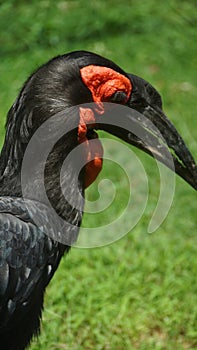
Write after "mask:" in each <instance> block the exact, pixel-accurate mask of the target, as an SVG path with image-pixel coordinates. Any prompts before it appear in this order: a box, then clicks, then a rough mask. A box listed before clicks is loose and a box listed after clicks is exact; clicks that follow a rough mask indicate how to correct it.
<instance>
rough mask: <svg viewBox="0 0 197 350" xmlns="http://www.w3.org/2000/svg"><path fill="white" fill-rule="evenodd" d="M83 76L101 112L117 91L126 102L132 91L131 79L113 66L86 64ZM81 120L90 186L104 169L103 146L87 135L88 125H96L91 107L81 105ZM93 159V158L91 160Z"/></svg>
mask: <svg viewBox="0 0 197 350" xmlns="http://www.w3.org/2000/svg"><path fill="white" fill-rule="evenodd" d="M80 73H81V78H82V81H83V82H84V84H85V85H86V86H87V88H88V89H89V90H90V92H91V93H92V98H93V101H94V102H95V103H96V104H97V107H98V108H96V109H95V111H96V112H97V113H99V114H103V113H104V106H103V103H102V102H110V98H111V97H112V95H113V94H114V93H115V92H117V91H122V92H124V93H125V94H126V96H127V98H125V101H123V102H122V103H123V104H124V103H126V102H127V100H128V99H129V96H130V94H131V91H132V85H131V82H130V80H129V79H128V78H127V77H125V76H124V75H122V74H120V73H118V72H116V71H114V70H113V69H111V68H107V67H100V66H94V65H90V66H86V67H84V68H82V69H81V70H80ZM79 113H80V121H79V126H78V142H79V143H82V144H84V151H85V152H86V159H87V163H86V165H85V183H84V186H85V188H87V187H88V186H90V185H91V184H92V183H93V182H94V181H95V179H96V178H97V176H98V174H99V173H100V171H101V169H102V163H103V160H102V157H103V147H102V145H101V142H100V141H99V140H98V138H96V133H95V139H94V142H91V143H90V141H89V140H88V138H87V137H86V133H87V125H91V126H92V127H94V124H95V116H94V112H93V110H92V109H90V108H81V107H80V111H79ZM91 159H93V160H91Z"/></svg>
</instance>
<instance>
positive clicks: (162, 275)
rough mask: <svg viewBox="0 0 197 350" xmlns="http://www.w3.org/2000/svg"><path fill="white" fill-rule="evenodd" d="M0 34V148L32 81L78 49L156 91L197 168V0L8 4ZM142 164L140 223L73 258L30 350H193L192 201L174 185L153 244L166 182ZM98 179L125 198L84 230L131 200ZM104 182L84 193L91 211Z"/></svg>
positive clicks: (196, 294) (196, 290) (52, 291)
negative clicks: (144, 200) (145, 186)
mask: <svg viewBox="0 0 197 350" xmlns="http://www.w3.org/2000/svg"><path fill="white" fill-rule="evenodd" d="M0 33H1V34H0V57H1V60H0V77H1V79H0V107H1V108H0V140H1V144H2V142H3V135H4V124H5V117H6V113H7V111H8V109H9V107H10V106H11V104H12V103H13V102H14V99H15V98H16V96H17V94H18V92H19V90H20V88H21V86H22V84H23V83H24V81H25V80H26V78H27V77H28V75H29V74H30V73H31V72H32V71H34V70H35V69H36V68H37V67H38V66H39V65H41V64H42V63H44V62H45V61H47V60H48V59H50V58H51V57H53V56H56V55H58V54H63V53H66V52H69V51H72V50H80V49H82V50H90V51H94V52H96V53H99V54H101V55H104V56H106V57H108V58H110V59H112V60H114V61H115V62H116V63H117V64H119V65H120V66H121V67H122V68H123V69H125V70H126V71H129V72H132V73H134V74H136V75H139V76H141V77H143V78H144V79H146V80H148V81H149V82H151V83H152V84H153V85H154V86H155V87H156V88H157V89H158V90H159V91H160V93H161V94H162V97H163V101H164V110H165V112H166V114H167V115H168V116H169V118H170V119H171V120H172V121H173V123H174V124H175V125H176V127H177V129H178V130H179V131H180V133H181V134H182V136H183V138H184V139H185V141H186V142H187V144H188V145H189V148H190V150H191V151H192V153H193V154H194V156H195V158H196V154H197V142H196V139H197V119H196V111H197V98H196V93H197V85H196V83H197V45H196V43H197V5H196V1H192V0H190V1H185V0H183V1H178V0H167V1H165V2H159V3H158V1H156V0H149V1H145V0H139V1H126V0H123V1H121V2H118V1H117V2H116V1H111V0H106V1H92V2H90V1H89V2H85V1H60V0H57V1H47V0H45V1H43V0H41V1H35V0H33V1H31V2H27V1H23V0H17V1H16V0H7V1H6V2H1V4H0ZM136 153H137V156H138V157H140V159H141V161H142V163H143V165H144V167H145V169H146V172H147V174H148V178H149V189H150V195H149V201H148V205H147V207H146V210H145V213H144V215H143V217H142V219H141V220H140V222H139V224H138V225H137V226H136V227H135V228H134V229H133V230H132V232H130V233H129V234H128V235H127V236H125V237H124V238H122V239H121V240H119V241H118V242H116V243H114V244H112V245H109V246H107V247H103V248H97V249H89V250H88V249H75V248H73V249H72V250H71V253H70V254H69V255H68V256H67V257H65V258H64V259H63V260H62V262H61V265H60V268H59V269H58V271H57V273H56V275H55V277H54V278H53V280H52V282H51V283H50V285H49V287H48V288H47V293H46V297H45V311H44V314H43V325H42V334H41V336H40V338H39V340H38V341H35V343H34V344H32V346H31V349H32V350H38V349H39V350H41V349H51V350H57V349H65V350H67V349H72V350H82V349H86V350H90V349H97V350H123V349H128V350H135V349H140V350H153V349H156V350H161V349H162V350H172V349H173V350H174V349H178V350H182V349H193V350H194V349H197V282H196V274H197V273H196V272H197V259H196V253H197V249H196V246H197V232H196V231H197V215H196V212H197V205H196V194H195V191H194V190H193V189H192V188H190V187H189V186H188V185H187V184H186V183H184V182H183V181H182V180H181V179H179V178H176V193H175V195H174V201H173V204H172V207H171V210H170V212H169V214H168V217H167V218H166V220H165V221H164V223H163V224H162V225H161V227H160V228H159V229H158V230H157V231H156V232H155V233H153V234H151V235H150V234H147V227H148V223H149V221H150V218H151V215H152V213H153V210H154V208H155V205H156V202H157V198H158V193H159V175H158V172H157V169H156V166H155V163H154V161H153V160H152V159H150V158H149V157H148V156H147V155H143V154H141V152H136ZM102 176H103V178H106V177H109V178H111V180H113V183H114V184H115V187H116V191H117V193H119V195H118V198H117V200H116V201H115V203H113V205H112V207H111V208H110V210H108V211H106V213H102V214H101V215H96V214H95V215H88V214H87V215H86V216H85V218H84V224H83V225H84V226H91V225H92V227H94V226H95V227H96V226H97V225H99V224H101V222H110V219H111V218H112V217H113V218H114V217H116V216H118V215H119V214H120V212H121V210H122V203H125V201H126V195H127V192H128V182H127V181H126V180H125V178H124V176H122V173H121V170H120V169H119V168H118V167H117V170H116V169H115V168H114V165H112V164H111V163H110V162H106V163H105V165H104V171H103V175H101V177H100V179H101V178H102ZM98 183H99V179H98V181H97V182H96V183H95V184H94V185H92V186H91V188H90V189H89V190H88V191H87V192H88V193H87V196H88V198H89V199H90V200H94V199H95V198H97V197H98V192H97V185H98ZM128 220H129V218H128Z"/></svg>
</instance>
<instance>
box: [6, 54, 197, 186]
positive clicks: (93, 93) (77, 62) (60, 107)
mask: <svg viewBox="0 0 197 350" xmlns="http://www.w3.org/2000/svg"><path fill="white" fill-rule="evenodd" d="M123 107H124V108H123ZM58 112H61V113H62V114H61V115H63V121H62V122H63V123H72V122H73V125H74V126H73V130H72V132H71V133H69V136H68V135H67V136H65V138H62V141H61V142H59V143H58V145H60V146H58V147H56V151H58V152H59V150H61V153H64V155H65V154H67V153H68V149H69V147H70V146H72V148H73V147H75V146H77V145H79V144H80V145H82V146H83V147H82V148H83V150H84V154H85V155H86V163H87V164H86V166H85V167H84V174H85V176H84V187H85V188H86V187H88V186H89V185H90V184H91V183H92V182H93V181H94V180H95V179H96V177H97V175H98V174H99V172H100V170H101V168H102V157H103V149H102V145H101V143H100V142H99V138H98V135H97V133H96V131H97V130H99V129H100V130H104V131H107V132H108V133H110V134H112V135H115V136H117V137H118V138H120V139H122V140H124V141H125V142H127V143H128V144H131V145H134V146H135V147H137V148H139V149H141V150H142V151H144V152H146V153H148V154H149V155H150V156H152V157H155V158H156V159H157V160H159V161H160V162H162V163H163V164H165V165H166V166H167V167H169V168H171V169H172V170H173V171H174V172H176V173H177V174H178V175H180V176H181V177H182V178H183V179H184V180H185V181H186V182H187V183H189V184H190V185H191V186H192V187H193V188H195V189H197V166H196V164H195V161H194V159H193V157H192V155H191V154H190V152H189V150H188V148H187V146H186V145H185V143H184V141H183V139H182V138H181V136H180V135H179V133H178V131H177V130H176V128H175V127H174V126H173V124H172V123H171V122H170V121H169V119H168V118H167V117H166V115H165V114H164V112H163V110H162V100H161V97H160V95H159V93H158V92H157V91H156V89H155V88H154V87H153V86H152V85H151V84H149V83H148V82H147V81H145V80H144V79H142V78H139V77H137V76H135V75H133V74H130V73H126V72H124V71H123V70H122V69H121V68H120V67H119V66H117V65H116V64H115V63H113V62H112V61H110V60H108V59H106V58H103V57H101V56H99V55H96V54H94V53H91V52H86V51H76V52H71V53H69V54H66V55H62V56H58V57H56V58H54V59H52V60H50V61H49V62H48V63H46V64H45V65H43V66H42V67H41V68H39V69H38V70H37V71H36V72H35V73H33V74H32V76H31V77H30V78H29V79H28V80H27V82H26V83H25V85H24V87H23V89H22V90H21V93H20V94H19V97H18V98H17V100H16V102H15V103H14V105H13V106H12V108H11V110H10V112H9V114H8V120H7V134H8V136H9V133H10V130H12V132H13V133H15V136H16V137H17V135H18V138H19V139H20V142H18V144H20V148H21V149H22V148H24V149H23V152H22V151H21V153H24V150H25V147H26V146H24V145H25V144H27V143H28V141H29V139H30V138H31V136H32V135H33V133H34V132H35V130H36V129H38V128H39V126H40V125H41V124H42V123H43V122H45V121H46V120H47V119H49V118H50V117H52V116H54V115H55V114H56V115H58ZM56 124H58V118H57V119H56ZM57 127H58V125H57ZM60 128H61V125H60ZM7 138H9V137H7ZM9 140H10V138H9ZM9 140H7V141H8V143H10V142H12V141H9ZM21 140H22V141H21ZM91 140H94V142H93V143H92V142H91ZM62 145H63V148H62ZM66 147H67V148H68V149H67V151H66V152H65V148H66ZM16 148H17V146H16V147H15V149H14V151H13V152H16ZM63 150H64V151H63ZM19 151H20V150H19ZM56 154H57V152H56ZM58 156H60V155H58ZM55 158H56V157H53V159H55ZM2 164H3V162H2Z"/></svg>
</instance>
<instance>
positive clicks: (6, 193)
mask: <svg viewBox="0 0 197 350" xmlns="http://www.w3.org/2000/svg"><path fill="white" fill-rule="evenodd" d="M89 65H93V66H94V65H95V66H100V67H108V68H110V69H112V70H114V71H115V72H118V73H120V74H121V75H123V76H125V77H127V79H128V80H130V81H131V83H132V87H133V92H132V93H131V96H129V97H128V101H127V102H125V96H126V97H127V95H126V92H124V91H116V92H115V94H114V93H113V95H112V96H111V100H110V101H111V102H113V103H114V102H115V103H124V104H126V105H127V106H128V107H132V106H133V108H134V109H135V110H137V111H138V112H140V113H142V114H143V113H144V111H146V113H147V105H150V106H151V108H155V109H156V111H157V113H158V110H160V111H161V108H162V104H161V98H160V95H159V94H158V93H157V91H156V90H155V89H154V88H153V87H152V86H151V85H150V84H148V83H147V82H146V81H144V80H143V79H141V78H138V77H136V76H133V75H130V74H126V73H125V72H124V71H123V70H122V69H121V68H119V67H118V66H117V65H116V64H114V63H113V62H112V61H109V60H107V59H105V58H103V57H101V56H98V55H95V54H92V53H89V52H84V51H80V52H73V53H70V54H67V55H63V56H59V57H56V58H54V59H52V60H50V61H49V62H48V63H46V64H45V65H43V66H42V67H41V68H39V69H38V70H37V71H36V72H35V73H33V74H32V75H31V76H30V78H29V79H28V80H27V82H26V83H25V84H24V86H23V88H22V90H21V92H20V94H19V96H18V98H17V99H16V101H15V103H14V104H13V106H12V107H11V109H10V111H9V113H8V117H7V122H6V135H5V142H4V146H3V148H2V152H1V155H0V196H1V197H0V346H1V348H2V349H3V350H24V349H25V348H26V347H27V346H28V344H29V343H30V341H31V339H32V337H33V335H38V334H39V330H40V319H41V313H42V309H43V297H44V291H45V288H46V286H47V285H48V283H49V281H50V280H51V278H52V276H53V274H54V272H55V271H56V269H57V267H58V264H59V262H60V259H61V258H62V256H63V255H64V254H65V253H67V252H68V251H69V249H70V245H71V244H72V242H74V241H75V240H76V239H77V235H78V231H79V227H80V224H81V220H82V214H83V205H84V176H85V172H84V171H83V170H82V171H81V172H80V174H79V176H78V175H77V172H76V171H75V166H76V165H77V161H78V160H77V159H71V160H70V162H69V163H68V164H67V168H66V169H65V172H64V174H63V179H62V181H63V183H64V191H65V192H66V196H67V198H74V199H75V200H74V204H75V205H72V203H70V201H68V200H66V199H65V197H64V193H62V190H61V184H60V171H61V167H62V164H63V162H64V160H65V158H66V156H67V155H68V154H69V152H70V151H71V150H72V149H74V148H75V147H76V146H77V145H78V137H77V128H76V125H78V124H79V118H80V115H79V109H78V107H77V105H79V104H82V103H89V102H93V97H92V94H91V91H90V90H89V89H88V87H87V86H86V85H85V84H84V82H83V81H82V79H81V75H80V69H81V68H83V67H86V66H89ZM110 101H109V102H110ZM54 115H56V119H54V120H55V121H54V120H53V122H52V124H51V130H52V134H54V133H55V132H56V130H57V129H60V128H61V127H65V125H68V127H69V128H70V124H72V122H73V128H70V130H71V131H69V133H67V134H65V135H63V136H62V137H61V138H60V139H59V140H58V141H57V142H56V143H55V144H54V147H53V148H52V150H51V151H50V153H49V155H48V157H47V161H46V165H45V172H44V181H45V189H46V194H47V197H48V200H49V202H50V205H51V207H52V208H53V209H55V211H56V213H57V214H58V216H59V217H61V218H62V219H63V220H65V222H67V223H71V224H72V226H69V225H68V226H65V227H61V224H60V227H57V228H56V229H54V227H55V226H53V225H52V226H51V227H50V226H43V225H38V224H37V222H39V218H40V221H41V222H43V221H44V222H46V221H47V220H48V219H49V215H50V210H51V208H49V207H48V203H47V202H46V203H45V202H44V201H42V197H39V193H40V184H41V182H42V174H40V173H39V171H38V172H37V173H36V177H35V176H34V177H33V178H32V182H31V181H29V184H30V185H29V186H30V187H29V193H30V195H29V196H28V191H26V192H25V193H26V197H25V198H24V196H23V191H22V186H21V167H22V162H23V157H24V154H25V151H26V148H27V145H28V143H29V141H30V139H31V137H32V136H33V135H34V133H35V131H36V130H37V129H38V128H39V127H40V126H41V125H42V124H43V123H44V122H45V121H47V120H49V119H50V118H51V117H52V116H54ZM151 118H152V115H151ZM162 118H163V114H162ZM152 119H153V118H152ZM100 128H103V129H104V130H107V131H109V132H111V133H112V134H117V136H120V137H121V138H123V139H124V140H125V141H127V142H128V143H131V144H134V145H136V146H137V147H139V148H142V149H143V150H144V149H145V146H144V145H143V147H141V146H139V143H137V139H136V137H135V138H133V140H131V139H128V135H127V134H125V135H124V136H123V135H122V133H123V130H120V131H119V130H117V128H116V127H113V126H112V127H111V129H110V127H109V125H107V126H105V125H104V124H103V125H100ZM52 134H48V133H46V135H45V137H46V139H45V143H46V144H47V142H48V141H49V138H50V137H51V135H52ZM42 142H43V140H42ZM38 144H39V140H38ZM180 147H182V148H184V147H185V146H184V144H183V143H182V144H181V143H180ZM184 149H185V148H184ZM149 153H150V152H149ZM185 154H186V155H187V156H186V157H185V158H186V162H185V163H184V161H185V159H183V161H182V163H181V164H185V165H184V169H183V170H182V172H181V176H182V177H184V178H185V179H186V181H188V182H189V183H190V184H192V186H193V187H195V186H196V175H195V174H196V168H195V167H194V166H193V165H192V164H194V162H193V159H192V157H191V155H190V154H189V153H187V152H186V153H185ZM160 160H161V161H162V159H160ZM164 163H165V162H164ZM181 166H182V168H183V165H181ZM35 168H38V169H39V161H37V160H35V159H34V157H32V164H31V168H30V169H29V173H28V176H29V177H30V180H31V172H33V169H35ZM188 169H189V170H188ZM177 172H178V171H177ZM34 194H35V195H34ZM29 208H30V209H31V210H29ZM32 213H33V215H32ZM35 217H36V219H37V220H36V222H35V220H34V218H35ZM58 234H62V236H63V237H64V238H65V242H68V244H66V243H64V244H63V243H62V242H61V240H58V239H57V238H58V236H57V235H58Z"/></svg>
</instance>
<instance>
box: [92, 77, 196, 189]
mask: <svg viewBox="0 0 197 350" xmlns="http://www.w3.org/2000/svg"><path fill="white" fill-rule="evenodd" d="M128 77H129V79H130V80H131V83H132V86H133V91H132V93H131V96H130V99H129V101H128V102H127V106H128V107H129V109H131V110H130V112H129V111H128V110H129V109H128V108H127V111H126V112H124V115H122V116H121V115H120V113H121V108H119V107H118V110H116V113H115V114H116V115H117V114H118V117H117V118H118V119H119V120H120V118H121V126H118V124H117V122H115V123H114V114H113V116H112V117H111V116H110V115H109V113H107V114H108V116H107V118H106V119H105V120H107V124H102V125H100V124H99V129H102V130H105V131H108V132H109V133H111V134H113V135H115V136H117V137H119V138H121V139H122V140H124V141H126V142H127V143H129V144H132V145H134V146H136V147H137V148H139V149H141V150H143V151H144V152H146V153H148V154H150V155H151V156H152V157H155V158H156V159H158V160H159V161H160V162H161V163H163V164H165V165H166V166H167V167H168V168H170V169H172V170H173V171H174V172H176V173H177V174H178V175H180V176H181V177H182V178H183V179H184V180H185V181H186V182H187V183H188V184H190V185H191V186H192V187H193V188H194V189H196V190H197V165H196V163H195V161H194V158H193V157H192V155H191V153H190V151H189V150H188V148H187V146H186V145H185V143H184V141H183V139H182V138H181V136H180V135H179V133H178V131H177V130H176V128H175V127H174V125H173V124H172V123H171V122H170V120H169V119H168V118H167V117H166V115H165V114H164V112H163V111H162V101H161V97H160V95H159V93H158V92H157V91H156V90H155V88H153V86H152V85H150V84H149V83H148V82H146V81H145V80H143V79H141V78H139V77H136V76H134V75H132V74H128ZM114 111H115V108H114ZM114 111H113V112H114ZM115 118H116V116H115ZM110 122H111V125H110Z"/></svg>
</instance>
